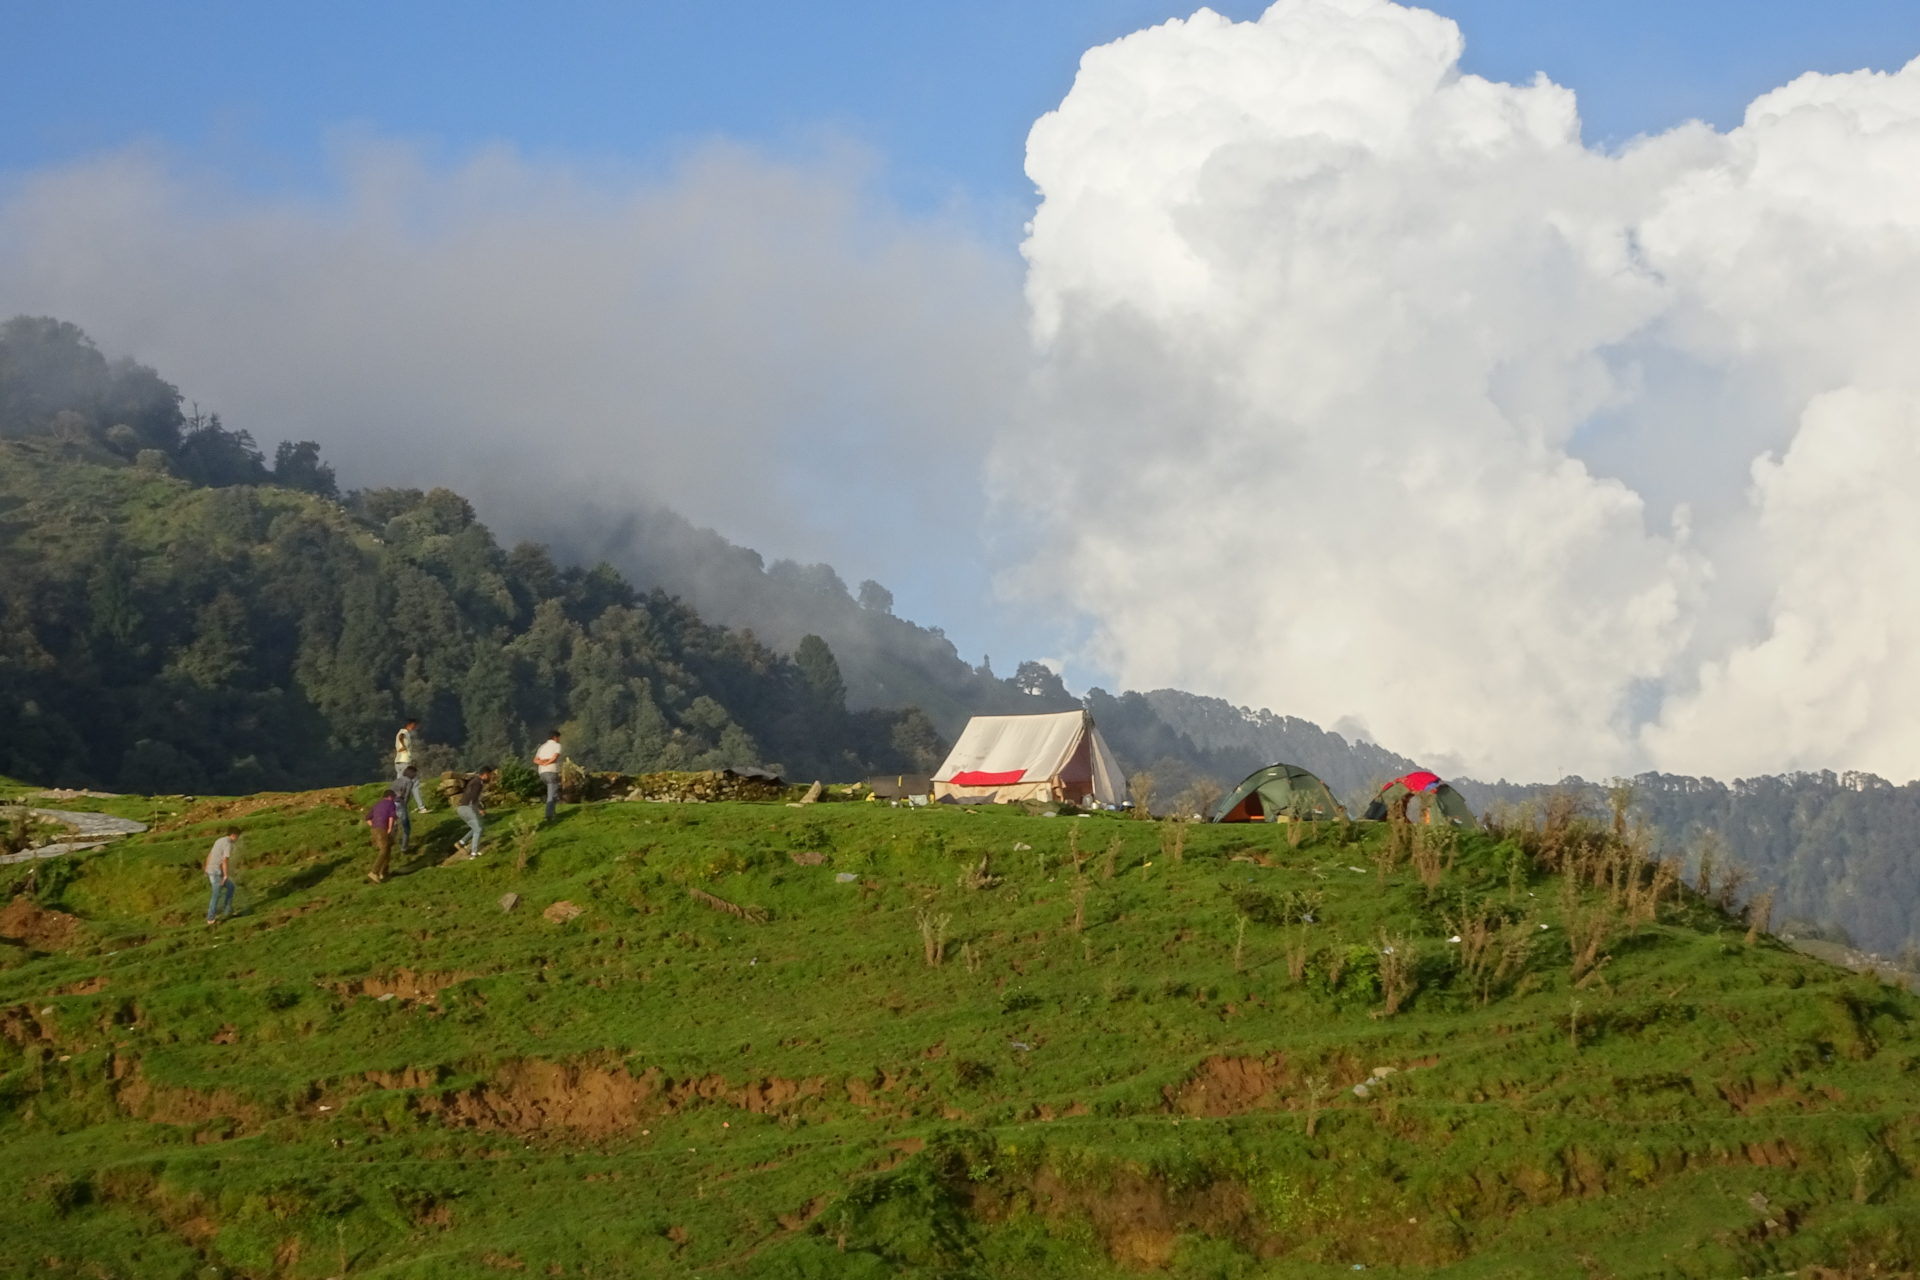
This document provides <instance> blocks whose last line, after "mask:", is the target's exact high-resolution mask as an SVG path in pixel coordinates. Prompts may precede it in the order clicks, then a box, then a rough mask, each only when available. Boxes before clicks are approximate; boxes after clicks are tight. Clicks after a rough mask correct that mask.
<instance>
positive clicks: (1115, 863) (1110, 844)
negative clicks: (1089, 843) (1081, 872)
mask: <svg viewBox="0 0 1920 1280" xmlns="http://www.w3.org/2000/svg"><path fill="white" fill-rule="evenodd" d="M1120 843H1121V842H1120V837H1119V836H1117V835H1116V836H1114V838H1113V839H1111V840H1109V841H1107V851H1106V853H1104V854H1102V855H1101V857H1100V878H1101V879H1102V880H1111V879H1113V876H1114V873H1115V872H1116V871H1118V870H1119V869H1120Z"/></svg>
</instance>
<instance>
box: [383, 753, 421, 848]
mask: <svg viewBox="0 0 1920 1280" xmlns="http://www.w3.org/2000/svg"><path fill="white" fill-rule="evenodd" d="M387 790H389V791H391V792H393V803H394V807H395V808H396V809H397V810H399V814H400V852H402V853H405V852H406V851H407V843H408V841H410V840H412V839H413V814H412V813H409V812H408V810H407V801H408V800H412V801H413V803H414V805H415V807H416V809H417V810H418V812H420V813H425V812H426V811H427V802H426V801H425V800H424V799H422V798H421V795H420V769H419V767H418V766H417V765H411V764H410V765H408V766H407V767H406V768H404V769H402V770H401V771H400V776H399V777H397V778H395V779H394V780H393V785H392V786H391V787H388V788H387Z"/></svg>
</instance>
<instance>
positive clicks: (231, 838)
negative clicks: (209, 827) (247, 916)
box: [206, 827, 240, 924]
mask: <svg viewBox="0 0 1920 1280" xmlns="http://www.w3.org/2000/svg"><path fill="white" fill-rule="evenodd" d="M239 843H240V828H238V827H228V828H227V834H225V835H223V836H221V837H220V838H219V839H218V840H215V841H214V842H213V848H211V849H209V850H208V851H207V864H206V870H207V885H208V887H209V888H210V889H211V890H212V892H211V893H210V894H209V895H208V897H207V923H208V924H213V923H214V922H215V921H217V920H218V919H219V918H220V913H221V912H223V911H231V910H232V909H233V852H234V847H235V846H236V845H238V844H239Z"/></svg>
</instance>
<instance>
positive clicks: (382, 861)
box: [367, 791, 400, 884]
mask: <svg viewBox="0 0 1920 1280" xmlns="http://www.w3.org/2000/svg"><path fill="white" fill-rule="evenodd" d="M399 810H400V804H399V798H398V797H397V796H395V795H394V794H393V792H392V791H383V792H381V794H380V798H379V799H378V800H376V801H374V804H373V808H371V809H369V810H367V827H368V829H369V830H371V831H372V832H373V870H371V871H369V872H367V879H369V880H371V881H373V882H374V883H375V884H380V883H381V882H383V881H384V880H385V879H386V878H387V859H388V858H389V857H391V856H392V855H393V827H394V824H395V823H396V822H398V821H399V820H400V812H399Z"/></svg>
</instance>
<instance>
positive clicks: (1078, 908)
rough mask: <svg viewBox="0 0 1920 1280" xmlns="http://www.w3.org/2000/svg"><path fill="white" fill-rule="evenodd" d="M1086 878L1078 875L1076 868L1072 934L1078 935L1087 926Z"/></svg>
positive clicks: (1076, 868) (1087, 885) (1087, 886)
mask: <svg viewBox="0 0 1920 1280" xmlns="http://www.w3.org/2000/svg"><path fill="white" fill-rule="evenodd" d="M1089 887H1090V886H1089V884H1088V881H1087V878H1086V877H1085V876H1083V875H1081V874H1080V872H1079V868H1078V867H1077V866H1076V867H1075V869H1074V873H1073V926H1072V928H1073V932H1074V933H1079V932H1080V931H1081V930H1082V929H1084V928H1085V927H1086V924H1087V889H1088V888H1089Z"/></svg>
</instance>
